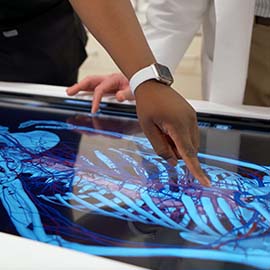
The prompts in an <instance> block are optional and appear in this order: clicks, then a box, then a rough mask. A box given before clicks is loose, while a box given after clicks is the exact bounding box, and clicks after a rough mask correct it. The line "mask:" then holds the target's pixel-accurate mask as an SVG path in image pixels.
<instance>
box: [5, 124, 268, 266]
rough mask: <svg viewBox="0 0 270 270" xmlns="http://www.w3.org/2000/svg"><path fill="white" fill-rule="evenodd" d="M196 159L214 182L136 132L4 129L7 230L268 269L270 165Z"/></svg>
mask: <svg viewBox="0 0 270 270" xmlns="http://www.w3.org/2000/svg"><path fill="white" fill-rule="evenodd" d="M75 136H77V137H78V136H79V137H80V139H79V140H77V141H74V137H75ZM199 157H200V159H201V164H202V168H203V170H204V172H205V173H206V174H207V176H208V177H209V178H210V179H211V183H212V186H211V187H210V188H206V187H203V186H201V185H200V184H199V182H198V181H197V180H196V179H194V178H193V177H192V176H191V174H190V173H189V171H188V170H187V168H186V166H185V164H184V162H183V161H181V160H180V161H179V162H178V164H177V166H176V167H171V166H169V165H168V164H167V162H166V161H164V160H163V159H162V158H160V157H158V156H157V155H156V154H155V152H154V151H153V149H152V146H151V144H150V143H149V141H148V140H147V139H146V138H145V137H143V136H141V135H138V134H137V135H128V134H125V133H124V132H116V131H109V130H102V129H99V128H96V127H93V126H91V127H89V126H83V125H79V124H72V123H68V122H63V121H58V120H30V121H24V122H21V123H20V125H18V126H17V128H16V129H15V128H13V130H10V128H9V127H8V126H0V199H1V205H0V212H3V213H5V216H6V224H8V225H9V228H4V226H3V228H4V229H3V228H1V230H3V231H5V232H8V233H13V234H17V235H19V236H22V237H25V238H29V239H33V240H37V241H41V242H45V243H48V244H52V245H57V246H61V247H65V248H71V249H74V250H78V251H83V252H86V253H89V254H94V255H99V256H108V257H119V254H121V257H179V258H194V259H200V260H213V259H214V260H216V261H225V262H233V263H241V264H245V265H249V266H253V267H258V268H265V269H267V268H269V267H270V261H269V259H268V258H269V256H270V167H269V166H265V164H264V165H261V164H255V163H252V162H249V161H245V160H237V159H233V158H229V157H223V156H219V155H214V154H209V153H203V152H201V153H200V154H199ZM213 162H215V165H212V163H213ZM268 165H270V162H269V164H268ZM228 166H229V167H230V168H232V169H231V170H229V169H228ZM83 217H87V218H89V221H87V219H85V220H84V219H83ZM99 218H100V220H103V219H106V220H109V221H110V224H113V222H114V221H115V222H120V223H119V224H128V225H127V226H129V228H133V230H134V231H136V232H137V233H138V235H139V234H140V235H141V236H140V237H142V238H143V237H144V234H145V235H147V234H149V230H151V233H152V232H154V231H155V230H157V231H159V234H158V235H159V237H160V235H162V232H163V230H164V231H166V230H169V231H170V232H172V233H174V235H176V236H177V238H179V239H176V240H175V242H170V241H168V242H166V241H164V240H163V237H160V238H159V237H155V239H154V240H149V239H150V238H146V239H148V240H146V241H139V240H138V239H139V237H135V236H134V237H133V238H128V237H124V236H121V235H120V233H118V232H117V233H116V232H115V233H112V234H109V233H107V232H106V231H105V230H102V229H101V228H98V226H97V228H96V227H95V226H94V223H95V221H94V219H97V220H98V219H99ZM82 220H84V222H82ZM86 224H88V225H89V226H86ZM100 226H101V227H102V224H100ZM108 230H109V229H108ZM117 230H118V231H121V228H118V229H117ZM153 234H154V233H153ZM164 238H166V237H164Z"/></svg>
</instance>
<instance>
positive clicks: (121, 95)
mask: <svg viewBox="0 0 270 270" xmlns="http://www.w3.org/2000/svg"><path fill="white" fill-rule="evenodd" d="M115 97H116V99H117V100H118V101H120V102H122V101H125V100H135V97H134V95H133V94H132V92H131V90H130V88H129V87H127V88H125V89H122V90H119V91H117V92H116V94H115Z"/></svg>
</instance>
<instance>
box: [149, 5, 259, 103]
mask: <svg viewBox="0 0 270 270" xmlns="http://www.w3.org/2000/svg"><path fill="white" fill-rule="evenodd" d="M149 2H150V5H149V8H148V10H147V24H146V25H145V34H146V37H147V40H148V42H149V45H150V47H151V48H152V50H153V52H154V54H155V56H156V59H157V61H158V62H160V63H163V64H165V65H168V66H169V67H170V69H171V71H174V70H175V68H176V67H177V65H178V63H179V62H180V60H181V59H182V57H183V56H184V53H185V51H186V49H187V48H188V47H189V45H190V43H191V41H192V39H193V37H194V36H195V34H196V33H197V32H198V30H199V29H200V27H201V26H203V37H204V39H203V40H204V42H203V49H202V91H203V97H204V99H206V100H209V101H212V102H216V103H222V104H230V105H232V104H235V105H238V104H242V101H243V96H244V90H245V85H246V78H247V68H248V59H249V50H250V41H251V34H252V25H253V18H254V8H255V0H149Z"/></svg>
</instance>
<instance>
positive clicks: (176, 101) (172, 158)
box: [135, 80, 210, 187]
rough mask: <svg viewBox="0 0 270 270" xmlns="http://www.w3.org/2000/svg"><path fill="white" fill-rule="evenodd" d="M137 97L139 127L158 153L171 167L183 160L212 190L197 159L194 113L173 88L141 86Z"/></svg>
mask: <svg viewBox="0 0 270 270" xmlns="http://www.w3.org/2000/svg"><path fill="white" fill-rule="evenodd" d="M135 97H136V108H137V115H138V118H139V121H140V125H141V127H142V129H143V131H144V133H145V135H146V136H147V137H148V139H149V140H150V142H151V144H152V146H153V148H154V150H155V152H156V153H157V154H158V155H159V156H161V157H163V158H164V159H165V160H167V161H168V163H169V164H170V165H172V166H175V165H176V164H177V159H179V158H182V159H183V160H184V161H185V163H186V165H187V167H188V169H189V171H190V172H191V173H192V175H193V176H194V177H195V178H197V179H198V180H199V182H200V183H201V184H202V185H204V186H208V187H209V186H210V181H209V179H208V178H207V177H206V176H205V174H204V172H203V171H202V169H201V166H200V163H199V160H198V157H197V153H198V148H199V131H198V125H197V117H196V112H195V111H194V109H193V108H192V107H191V106H190V105H189V103H188V102H187V101H186V100H185V99H184V98H183V97H182V96H181V95H179V94H178V93H177V92H176V91H174V90H173V89H172V88H171V87H169V86H166V85H163V84H161V83H158V82H156V81H152V80H151V81H147V82H144V83H143V84H141V85H140V86H139V87H138V88H137V90H136V92H135Z"/></svg>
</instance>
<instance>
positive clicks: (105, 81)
mask: <svg viewBox="0 0 270 270" xmlns="http://www.w3.org/2000/svg"><path fill="white" fill-rule="evenodd" d="M81 91H92V92H93V93H94V94H93V101H92V109H91V112H92V113H96V112H97V111H98V108H99V104H100V102H101V100H102V97H103V96H104V95H105V94H109V93H110V94H115V97H116V99H117V101H120V102H122V101H125V100H134V96H133V95H132V93H131V91H130V88H129V81H128V79H127V78H126V77H125V76H124V75H123V74H121V73H114V74H110V75H101V76H87V77H86V78H84V79H83V80H82V81H80V82H79V83H76V84H74V85H73V86H71V87H69V88H67V94H68V95H69V96H74V95H76V94H78V93H79V92H81Z"/></svg>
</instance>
